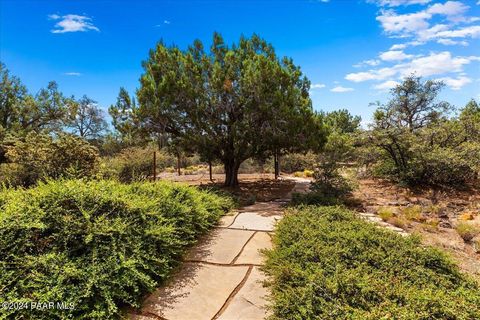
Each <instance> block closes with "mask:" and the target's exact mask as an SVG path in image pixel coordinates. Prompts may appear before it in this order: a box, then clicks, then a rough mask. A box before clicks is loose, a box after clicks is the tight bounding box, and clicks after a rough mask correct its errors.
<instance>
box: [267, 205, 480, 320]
mask: <svg viewBox="0 0 480 320" xmlns="http://www.w3.org/2000/svg"><path fill="white" fill-rule="evenodd" d="M265 270H266V272H267V274H268V275H269V276H271V280H270V282H269V286H270V288H271V291H272V298H273V305H272V308H273V315H272V316H271V319H282V320H284V319H372V320H373V319H419V320H421V319H425V320H427V319H428V320H430V319H465V320H467V319H478V318H480V294H479V292H480V286H479V285H478V284H477V283H476V282H474V280H472V279H470V278H468V277H467V276H465V275H463V274H462V273H460V272H459V269H458V267H457V266H456V265H455V264H454V263H453V262H452V261H451V259H450V258H448V257H447V256H445V254H444V253H442V252H440V251H439V250H437V249H433V248H430V247H424V246H422V245H421V244H420V241H419V239H418V238H416V237H414V236H410V237H406V238H405V237H402V236H400V235H398V234H395V233H393V232H391V231H388V230H383V229H380V228H378V227H376V226H374V225H373V224H371V223H368V222H366V221H363V220H362V219H360V218H358V217H355V215H354V213H352V212H349V211H347V210H345V209H343V208H340V207H301V208H297V209H292V210H291V211H290V212H288V214H287V215H286V217H285V218H284V219H282V220H281V222H280V223H279V225H278V228H277V231H276V232H275V235H274V249H273V250H270V251H268V252H267V263H266V266H265Z"/></svg>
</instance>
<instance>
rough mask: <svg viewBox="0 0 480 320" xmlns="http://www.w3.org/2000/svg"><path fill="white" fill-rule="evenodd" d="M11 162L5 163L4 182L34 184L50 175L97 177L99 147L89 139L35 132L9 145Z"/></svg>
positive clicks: (7, 148) (56, 176) (0, 172)
mask: <svg viewBox="0 0 480 320" xmlns="http://www.w3.org/2000/svg"><path fill="white" fill-rule="evenodd" d="M6 150H7V151H6V157H7V159H8V161H9V163H7V164H2V168H1V169H0V177H1V178H2V182H6V183H7V184H10V185H13V186H31V185H34V184H35V183H37V182H38V181H42V180H45V179H48V178H53V179H57V178H61V177H63V178H80V177H90V176H93V175H94V174H95V172H96V170H97V165H98V150H97V148H95V147H94V146H92V145H91V144H89V143H88V142H87V141H86V140H84V139H82V138H80V137H77V136H74V135H71V134H60V135H59V136H58V137H55V138H54V137H52V136H50V135H48V134H42V133H36V132H31V133H29V134H28V135H27V136H26V137H25V138H24V139H17V140H16V141H15V142H14V143H12V145H9V146H7V147H6Z"/></svg>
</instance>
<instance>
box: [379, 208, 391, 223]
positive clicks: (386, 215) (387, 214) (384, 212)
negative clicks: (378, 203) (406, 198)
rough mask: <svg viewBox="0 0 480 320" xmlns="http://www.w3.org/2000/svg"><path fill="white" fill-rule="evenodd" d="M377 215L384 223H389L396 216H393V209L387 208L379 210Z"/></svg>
mask: <svg viewBox="0 0 480 320" xmlns="http://www.w3.org/2000/svg"><path fill="white" fill-rule="evenodd" d="M377 214H378V216H379V217H380V218H382V220H383V221H388V220H389V219H391V218H393V217H394V216H395V215H394V214H393V211H392V209H390V208H387V207H382V208H379V209H378V211H377Z"/></svg>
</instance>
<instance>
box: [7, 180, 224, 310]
mask: <svg viewBox="0 0 480 320" xmlns="http://www.w3.org/2000/svg"><path fill="white" fill-rule="evenodd" d="M229 206H230V201H229V200H226V198H223V197H220V196H217V195H215V194H212V193H210V192H208V191H200V190H198V189H196V188H194V187H188V186H184V185H178V184H171V183H170V184H167V183H133V184H130V185H123V184H120V183H118V182H113V181H100V182H96V181H89V182H85V181H81V180H66V181H55V182H48V183H41V184H39V185H38V186H37V187H35V188H30V189H25V190H24V189H19V190H13V189H6V190H3V191H2V192H0V292H1V296H2V300H3V301H17V302H21V301H24V302H25V301H27V302H28V301H39V302H63V303H66V304H67V305H70V304H73V305H74V309H73V310H63V311H62V310H58V309H48V310H43V311H35V310H33V311H32V310H4V309H0V318H2V317H15V318H18V319H20V318H22V319H60V318H62V319H65V318H69V319H92V318H95V319H111V318H116V317H117V316H118V315H119V313H120V308H121V307H122V306H138V304H139V301H140V299H141V297H142V295H143V294H145V293H146V292H149V291H152V290H153V289H154V288H155V287H156V286H157V285H158V284H159V283H160V282H162V281H163V280H165V279H166V278H167V277H168V276H169V274H170V272H171V270H172V268H174V267H175V265H176V264H177V263H178V261H179V259H180V257H181V255H182V253H183V251H184V248H185V247H186V246H187V245H189V244H191V243H192V242H194V241H195V239H196V237H197V236H198V235H199V234H201V233H203V232H205V231H206V230H207V229H208V228H210V227H211V226H212V225H213V224H215V223H216V221H217V220H218V218H219V217H220V216H221V215H222V214H223V213H224V212H225V211H226V210H227V209H228V208H229Z"/></svg>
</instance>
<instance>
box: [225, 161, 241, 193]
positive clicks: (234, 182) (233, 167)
mask: <svg viewBox="0 0 480 320" xmlns="http://www.w3.org/2000/svg"><path fill="white" fill-rule="evenodd" d="M224 168H225V186H226V187H236V186H238V169H239V168H240V163H238V162H236V161H234V160H233V161H228V162H226V163H224Z"/></svg>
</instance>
